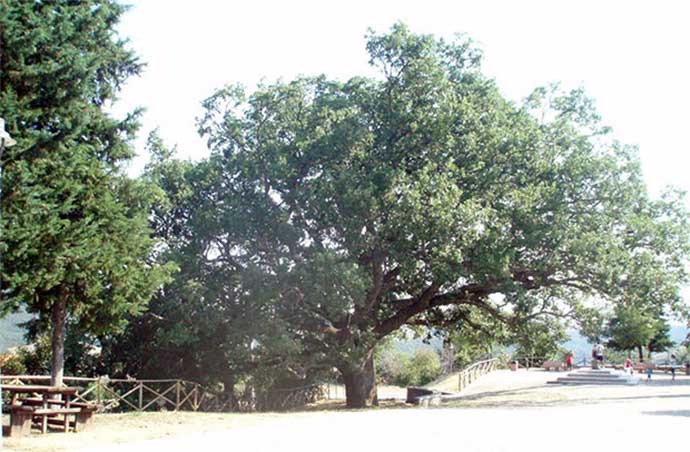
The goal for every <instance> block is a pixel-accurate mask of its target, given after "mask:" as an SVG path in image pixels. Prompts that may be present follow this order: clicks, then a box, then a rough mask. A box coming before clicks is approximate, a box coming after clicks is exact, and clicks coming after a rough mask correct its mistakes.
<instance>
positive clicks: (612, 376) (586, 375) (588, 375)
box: [567, 373, 620, 380]
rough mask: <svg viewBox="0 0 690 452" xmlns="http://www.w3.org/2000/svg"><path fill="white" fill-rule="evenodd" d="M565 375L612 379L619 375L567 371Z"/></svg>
mask: <svg viewBox="0 0 690 452" xmlns="http://www.w3.org/2000/svg"><path fill="white" fill-rule="evenodd" d="M567 376H568V377H576V378H600V379H606V378H610V379H612V380H615V379H617V378H620V375H616V374H599V375H597V374H579V373H569V374H568V375H567Z"/></svg>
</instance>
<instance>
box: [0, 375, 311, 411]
mask: <svg viewBox="0 0 690 452" xmlns="http://www.w3.org/2000/svg"><path fill="white" fill-rule="evenodd" d="M49 381H50V377H49V376H34V375H17V376H0V382H1V383H4V384H13V385H26V384H36V383H39V384H40V383H46V382H49ZM63 382H64V384H65V385H68V386H77V387H79V388H80V391H79V393H78V395H77V396H76V398H75V401H80V402H90V403H96V404H97V405H98V406H99V407H100V409H99V410H100V411H101V412H115V411H162V410H171V411H212V412H228V411H257V410H258V411H267V410H276V411H280V410H289V409H294V408H296V407H299V406H304V405H305V404H307V403H313V402H315V401H317V400H319V399H321V398H323V397H324V388H323V385H310V386H304V387H301V388H290V389H282V390H274V391H270V392H266V393H263V394H259V395H254V394H251V393H248V394H245V395H243V396H239V397H238V396H236V395H231V394H227V393H223V392H219V391H213V390H210V389H208V388H205V387H203V386H202V385H200V384H198V383H194V382H191V381H186V380H181V379H175V380H136V379H111V378H107V377H100V378H84V377H64V379H63Z"/></svg>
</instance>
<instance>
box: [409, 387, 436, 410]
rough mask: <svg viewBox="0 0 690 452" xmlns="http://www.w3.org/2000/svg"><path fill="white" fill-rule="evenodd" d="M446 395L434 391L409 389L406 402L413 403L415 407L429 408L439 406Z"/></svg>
mask: <svg viewBox="0 0 690 452" xmlns="http://www.w3.org/2000/svg"><path fill="white" fill-rule="evenodd" d="M444 395H446V394H445V393H443V392H440V391H434V390H432V389H427V388H414V387H412V388H407V399H406V400H405V402H407V403H413V404H415V405H418V406H421V407H424V408H427V407H430V406H439V405H441V401H442V400H443V396H444Z"/></svg>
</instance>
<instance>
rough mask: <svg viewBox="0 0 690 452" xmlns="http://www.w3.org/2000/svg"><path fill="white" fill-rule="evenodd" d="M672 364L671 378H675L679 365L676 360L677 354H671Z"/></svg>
mask: <svg viewBox="0 0 690 452" xmlns="http://www.w3.org/2000/svg"><path fill="white" fill-rule="evenodd" d="M670 364H671V380H675V379H676V367H677V365H678V362H677V361H676V355H671V359H670Z"/></svg>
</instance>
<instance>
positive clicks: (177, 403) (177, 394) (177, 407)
mask: <svg viewBox="0 0 690 452" xmlns="http://www.w3.org/2000/svg"><path fill="white" fill-rule="evenodd" d="M175 384H176V385H177V387H176V388H175V411H179V410H180V380H177V382H176V383H175Z"/></svg>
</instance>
